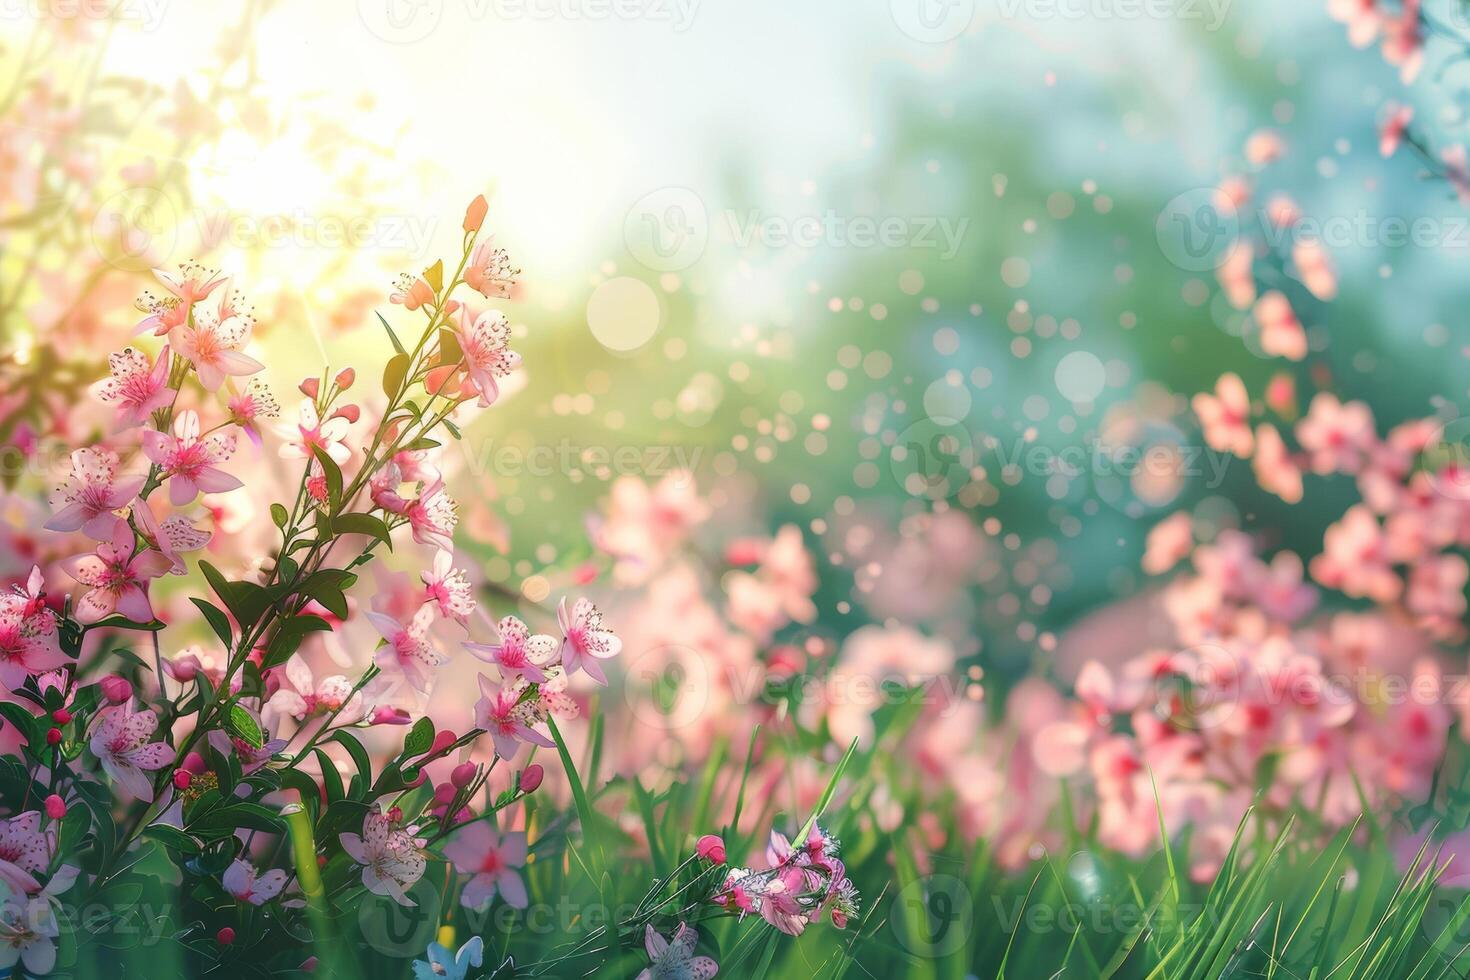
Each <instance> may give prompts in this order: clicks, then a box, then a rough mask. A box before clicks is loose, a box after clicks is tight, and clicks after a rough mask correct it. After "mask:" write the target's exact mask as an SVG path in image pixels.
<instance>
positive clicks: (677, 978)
mask: <svg viewBox="0 0 1470 980" xmlns="http://www.w3.org/2000/svg"><path fill="white" fill-rule="evenodd" d="M698 940H699V936H698V934H697V933H696V932H695V931H694V930H693V929H691V928H689V926H688V925H686V924H685V923H683V922H681V923H679V928H678V929H676V930H674V935H673V938H672V939H665V938H664V937H663V936H661V935H660V934H659V933H658V932H656V931H654V928H653V926H652V925H647V926H644V928H643V948H644V949H645V950H647V952H648V959H649V965H648V967H647V968H645V969H644V970H643V972H641V973H639V974H638V976H637V977H636V978H634V980H656V978H661V977H667V978H669V980H708V978H709V977H712V976H714V975H715V974H716V973H718V972H720V968H719V966H718V965H716V963H715V961H714V960H712V959H710V958H709V957H708V956H695V955H694V946H695V943H696V942H698Z"/></svg>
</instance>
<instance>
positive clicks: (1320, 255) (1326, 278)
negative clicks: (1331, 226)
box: [1291, 239, 1337, 302]
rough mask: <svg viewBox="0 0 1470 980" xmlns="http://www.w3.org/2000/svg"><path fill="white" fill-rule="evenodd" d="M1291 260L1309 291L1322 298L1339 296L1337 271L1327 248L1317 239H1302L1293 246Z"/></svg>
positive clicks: (1330, 298) (1324, 299)
mask: <svg viewBox="0 0 1470 980" xmlns="http://www.w3.org/2000/svg"><path fill="white" fill-rule="evenodd" d="M1291 261H1292V264H1293V265H1295V266H1296V274H1297V278H1298V279H1300V280H1301V281H1302V285H1304V286H1306V287H1307V290H1308V292H1310V293H1311V294H1312V295H1313V296H1315V297H1317V298H1318V299H1320V300H1323V301H1324V302H1325V301H1328V300H1332V299H1336V298H1337V272H1336V271H1335V270H1334V269H1333V267H1332V260H1331V259H1330V258H1328V256H1327V250H1326V249H1325V248H1323V247H1322V243H1321V242H1319V241H1316V240H1315V239H1302V240H1300V241H1298V242H1297V243H1296V244H1294V245H1293V246H1292V247H1291Z"/></svg>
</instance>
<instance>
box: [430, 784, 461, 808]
mask: <svg viewBox="0 0 1470 980" xmlns="http://www.w3.org/2000/svg"><path fill="white" fill-rule="evenodd" d="M456 791H457V790H456V787H455V785H454V784H453V783H440V784H439V785H438V786H435V787H434V802H435V803H448V802H449V801H450V800H452V799H454V794H455V792H456Z"/></svg>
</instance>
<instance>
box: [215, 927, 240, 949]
mask: <svg viewBox="0 0 1470 980" xmlns="http://www.w3.org/2000/svg"><path fill="white" fill-rule="evenodd" d="M214 938H215V940H216V941H217V942H218V943H219V944H220V945H221V946H228V945H230V944H231V943H233V942H234V941H235V930H234V929H231V928H230V927H229V926H225V927H224V928H223V929H221V930H220V931H219V932H217V933H215V934H214Z"/></svg>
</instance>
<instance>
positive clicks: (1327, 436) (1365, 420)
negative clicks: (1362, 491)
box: [1296, 391, 1378, 474]
mask: <svg viewBox="0 0 1470 980" xmlns="http://www.w3.org/2000/svg"><path fill="white" fill-rule="evenodd" d="M1296 437H1297V441H1298V442H1300V443H1301V444H1302V448H1303V449H1305V450H1306V451H1307V452H1308V453H1310V454H1311V464H1312V471H1313V472H1315V473H1323V474H1326V473H1356V472H1358V471H1359V470H1360V469H1362V467H1363V464H1364V463H1365V462H1366V461H1367V459H1368V456H1369V454H1370V453H1371V452H1372V450H1373V448H1374V446H1375V445H1376V444H1377V442H1378V433H1377V431H1376V430H1375V429H1374V428H1373V412H1372V410H1371V409H1369V408H1368V406H1367V405H1365V404H1364V403H1363V402H1357V401H1354V402H1348V403H1347V404H1345V405H1344V404H1343V403H1342V402H1339V401H1338V400H1337V396H1336V395H1333V394H1331V393H1330V392H1326V391H1324V392H1320V393H1319V394H1318V395H1317V396H1316V397H1315V398H1313V399H1312V404H1311V407H1310V408H1309V409H1308V411H1307V416H1306V418H1304V419H1302V420H1301V421H1300V422H1298V423H1297V425H1296Z"/></svg>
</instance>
